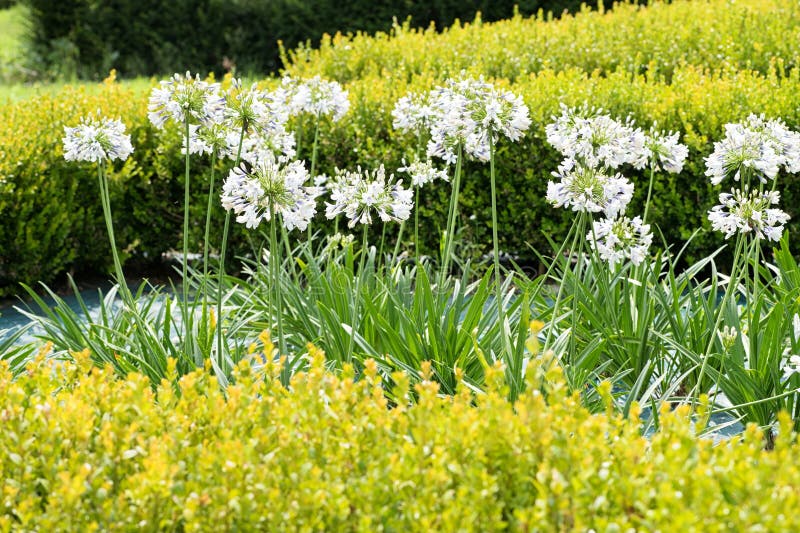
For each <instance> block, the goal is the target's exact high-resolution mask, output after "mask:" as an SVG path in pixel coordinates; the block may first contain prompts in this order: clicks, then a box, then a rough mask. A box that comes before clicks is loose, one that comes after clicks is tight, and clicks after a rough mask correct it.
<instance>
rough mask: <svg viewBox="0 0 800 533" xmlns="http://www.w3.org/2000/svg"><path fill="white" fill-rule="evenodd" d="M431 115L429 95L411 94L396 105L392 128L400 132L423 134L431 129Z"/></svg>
mask: <svg viewBox="0 0 800 533" xmlns="http://www.w3.org/2000/svg"><path fill="white" fill-rule="evenodd" d="M431 114H432V112H431V107H430V105H428V93H409V94H407V95H406V96H404V97H402V98H400V99H399V100H398V101H397V102H396V103H395V105H394V109H392V117H393V121H392V126H393V127H394V129H396V130H400V131H412V132H415V133H421V132H423V131H426V130H427V129H429V128H430V124H431Z"/></svg>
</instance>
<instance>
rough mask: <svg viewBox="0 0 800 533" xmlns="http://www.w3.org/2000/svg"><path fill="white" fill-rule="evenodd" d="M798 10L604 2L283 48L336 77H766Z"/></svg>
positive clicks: (795, 25)
mask: <svg viewBox="0 0 800 533" xmlns="http://www.w3.org/2000/svg"><path fill="white" fill-rule="evenodd" d="M798 39H800V5H798V3H797V2H792V1H786V0H737V1H735V2H732V1H730V0H705V1H699V2H698V1H694V0H675V1H672V2H663V1H660V0H652V1H651V2H642V3H641V5H640V4H639V3H638V2H635V3H627V2H622V3H618V4H614V9H613V10H612V11H604V10H603V9H602V7H601V8H600V9H599V10H597V11H594V10H588V9H587V10H583V11H581V12H580V13H577V14H575V15H565V16H564V17H562V18H561V19H559V20H555V21H554V20H551V18H550V17H548V18H544V17H543V16H542V15H541V14H540V15H539V17H538V18H537V17H522V16H516V17H514V18H513V19H510V20H506V21H499V22H493V23H482V22H481V21H480V19H477V20H476V21H475V22H473V23H471V24H464V25H461V24H456V25H454V26H453V27H451V28H449V29H447V30H446V31H444V32H443V33H442V34H439V33H437V32H436V31H435V30H434V29H432V28H431V29H428V30H416V29H410V28H408V27H397V26H396V27H395V29H394V30H393V31H392V32H390V33H389V34H386V33H379V34H377V35H376V36H375V37H371V36H369V35H367V34H357V35H346V36H345V35H341V34H337V35H335V36H334V37H330V36H327V37H326V38H323V40H322V42H321V44H320V46H319V48H318V49H308V48H306V47H301V48H299V49H297V50H293V51H289V52H288V53H287V54H286V55H287V61H284V62H286V63H287V64H289V66H288V71H289V72H290V73H291V74H294V75H302V76H309V75H314V74H320V75H323V76H328V77H332V78H336V79H339V80H342V81H349V80H352V79H358V78H362V77H364V76H368V75H381V74H383V75H387V76H391V77H395V78H408V77H410V76H412V75H416V74H433V75H434V76H436V77H437V78H443V77H448V76H454V75H457V74H458V73H459V71H461V70H462V69H470V70H472V69H474V70H476V71H479V72H483V73H485V74H486V75H488V76H492V77H498V78H509V79H515V78H518V77H525V76H526V75H527V74H528V73H531V72H538V71H540V70H545V69H548V68H550V69H554V70H566V69H570V68H578V69H581V70H583V71H585V72H594V71H598V72H601V73H609V72H614V71H616V70H624V71H626V72H630V73H634V74H645V73H647V74H649V75H651V76H665V77H666V78H670V77H671V76H672V74H673V72H674V70H675V69H676V68H678V67H679V66H681V65H685V64H689V65H696V66H703V67H707V68H719V67H733V68H736V69H755V70H758V71H760V72H762V73H763V72H766V71H767V70H768V69H769V66H770V63H771V61H773V60H774V59H776V58H781V59H783V60H784V61H785V62H786V65H787V67H794V66H796V65H797V60H798V49H797V46H796V43H797V42H798Z"/></svg>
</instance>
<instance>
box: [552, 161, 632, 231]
mask: <svg viewBox="0 0 800 533" xmlns="http://www.w3.org/2000/svg"><path fill="white" fill-rule="evenodd" d="M553 176H555V177H556V178H558V181H549V182H548V183H547V201H548V202H550V203H552V204H553V206H554V207H568V208H571V209H572V210H573V211H580V212H587V213H600V212H603V213H605V215H606V216H607V217H615V216H617V215H618V214H619V213H622V212H624V211H625V208H626V207H627V206H628V203H629V202H630V201H631V198H632V197H633V184H632V183H631V182H630V181H628V179H627V178H624V177H623V176H622V175H621V174H610V173H609V174H607V173H605V172H603V171H601V170H597V169H594V168H591V167H586V166H582V165H576V164H574V162H573V161H571V160H567V161H565V162H564V163H563V164H562V165H561V166H560V167H559V168H558V172H553Z"/></svg>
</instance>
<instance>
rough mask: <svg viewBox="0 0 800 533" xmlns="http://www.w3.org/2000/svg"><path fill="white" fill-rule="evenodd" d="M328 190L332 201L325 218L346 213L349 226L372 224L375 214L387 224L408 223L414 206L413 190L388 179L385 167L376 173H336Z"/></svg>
mask: <svg viewBox="0 0 800 533" xmlns="http://www.w3.org/2000/svg"><path fill="white" fill-rule="evenodd" d="M327 188H328V190H329V191H330V198H331V202H330V203H326V210H325V215H326V216H327V217H328V218H335V217H336V216H338V215H340V214H344V215H345V216H346V217H347V218H348V219H349V221H348V226H349V227H351V228H352V227H355V225H356V224H371V223H372V215H373V212H375V213H376V214H377V215H378V218H380V219H381V220H382V221H384V222H390V221H403V220H407V219H408V217H409V215H410V214H411V209H412V207H413V203H414V202H413V191H412V190H410V189H406V188H404V187H403V182H402V181H397V182H395V181H394V177H393V176H392V175H389V177H388V178H387V176H386V169H385V168H384V166H383V165H381V166H380V167H378V169H376V170H374V171H369V170H361V168H360V167H358V168H357V169H356V171H355V172H351V171H348V170H337V173H336V175H335V176H334V177H333V179H331V180H330V181H329V182H328V184H327Z"/></svg>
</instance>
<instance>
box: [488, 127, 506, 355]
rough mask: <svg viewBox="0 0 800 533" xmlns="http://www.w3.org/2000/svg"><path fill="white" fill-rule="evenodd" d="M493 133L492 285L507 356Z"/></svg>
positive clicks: (491, 142)
mask: <svg viewBox="0 0 800 533" xmlns="http://www.w3.org/2000/svg"><path fill="white" fill-rule="evenodd" d="M494 155H495V149H494V135H493V134H492V133H491V132H489V176H490V181H491V188H492V243H493V245H494V246H493V249H494V285H495V300H497V319H498V320H499V321H500V329H501V331H502V337H503V347H504V349H505V351H506V354H507V355H508V356H510V355H511V346H510V343H509V339H508V336H507V335H506V329H505V320H506V316H505V310H504V308H503V286H502V276H501V274H500V241H499V239H498V237H497V180H496V177H495V169H494Z"/></svg>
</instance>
